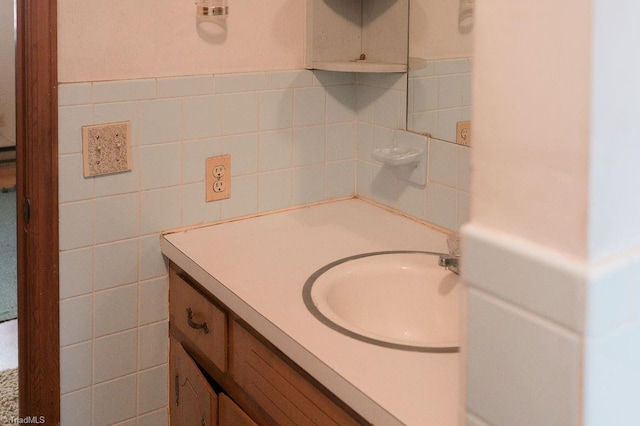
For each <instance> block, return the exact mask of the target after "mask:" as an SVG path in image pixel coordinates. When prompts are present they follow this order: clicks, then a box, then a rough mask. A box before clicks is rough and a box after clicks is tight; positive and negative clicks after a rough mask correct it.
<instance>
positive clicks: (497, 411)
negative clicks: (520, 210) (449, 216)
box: [463, 223, 640, 425]
mask: <svg viewBox="0 0 640 426" xmlns="http://www.w3.org/2000/svg"><path fill="white" fill-rule="evenodd" d="M463 242H464V244H463V258H465V259H466V261H465V262H464V263H463V276H464V278H465V281H466V283H467V284H468V285H469V286H470V297H469V306H468V322H467V324H468V327H469V328H468V338H467V340H468V345H467V353H468V357H467V378H468V381H467V408H468V413H469V414H470V416H471V418H473V419H476V420H478V421H479V420H482V421H485V422H486V423H487V424H523V425H526V424H585V425H599V424H609V423H614V424H621V425H627V424H628V425H631V424H634V421H635V419H636V418H637V416H636V409H635V406H636V404H635V400H634V396H633V395H634V392H635V391H634V389H635V388H636V387H637V383H638V380H640V368H639V367H638V365H637V359H638V357H640V343H638V342H640V309H638V308H639V305H638V303H637V302H638V299H637V297H638V293H637V291H638V282H640V281H639V278H640V266H639V265H640V262H639V259H640V255H639V254H638V253H640V252H639V251H638V249H635V250H631V251H629V252H626V253H621V254H620V256H616V257H612V258H609V259H606V260H603V261H600V262H591V263H590V262H588V261H586V260H580V259H576V258H571V257H568V256H566V255H563V254H562V253H559V252H556V251H553V250H551V249H549V248H548V247H544V246H540V245H536V244H532V243H530V242H528V241H526V240H523V239H519V238H517V237H515V236H511V235H505V234H501V233H499V232H496V231H494V230H492V229H487V228H485V227H482V226H480V225H479V224H476V223H471V224H469V225H467V226H465V227H464V228H463ZM495 259H499V262H498V263H499V267H498V268H496V267H487V265H493V266H495V265H496V262H495ZM472 424H474V423H472ZM480 424H483V423H480Z"/></svg>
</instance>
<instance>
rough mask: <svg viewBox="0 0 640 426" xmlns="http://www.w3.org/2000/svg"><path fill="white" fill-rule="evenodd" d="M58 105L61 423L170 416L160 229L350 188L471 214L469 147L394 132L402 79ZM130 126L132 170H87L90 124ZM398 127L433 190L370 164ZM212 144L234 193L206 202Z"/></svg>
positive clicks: (309, 76) (239, 82) (169, 89)
mask: <svg viewBox="0 0 640 426" xmlns="http://www.w3.org/2000/svg"><path fill="white" fill-rule="evenodd" d="M59 104H60V107H59V189H60V191H59V200H60V250H61V251H60V297H61V301H60V345H61V373H62V375H61V392H62V402H61V410H62V413H61V414H62V423H63V424H65V425H76V424H78V425H80V424H82V425H85V424H93V425H102V424H121V425H125V424H126V425H129V424H134V423H135V422H136V421H137V424H138V425H147V424H148V425H157V424H166V422H167V399H168V395H167V390H168V389H167V385H166V383H167V380H168V377H167V374H168V366H167V362H168V309H167V301H168V297H167V293H168V276H167V265H166V264H165V261H164V259H163V257H162V255H161V254H160V248H159V236H160V232H162V231H165V230H168V229H172V228H178V227H183V226H192V225H197V224H201V223H209V222H215V221H217V220H224V219H229V218H235V217H240V216H245V215H250V214H256V213H260V212H268V211H274V210H279V209H283V208H288V207H292V206H297V205H304V204H308V203H312V202H317V201H322V200H328V199H334V198H341V197H347V196H352V195H354V194H358V195H360V196H362V197H365V198H369V199H372V200H374V201H377V202H380V203H383V204H386V205H388V206H391V207H393V208H397V209H400V210H402V211H404V212H405V213H407V214H409V215H412V216H414V217H416V218H418V219H421V220H426V221H430V222H432V223H434V224H437V225H439V226H442V227H445V228H448V229H457V227H458V226H459V224H460V223H462V222H464V221H465V220H466V217H467V215H468V213H467V211H468V198H469V193H468V191H469V188H468V186H469V183H468V181H469V179H468V162H469V150H468V148H465V147H461V146H456V145H452V144H447V143H443V142H440V141H436V140H431V141H428V138H426V137H424V136H420V135H417V134H413V133H408V132H403V131H401V130H397V129H402V128H404V127H405V118H404V117H405V114H406V75H404V74H359V75H354V74H350V73H330V72H323V71H308V70H294V71H279V72H257V73H243V74H219V75H218V74H216V75H199V76H188V77H176V78H150V79H139V80H121V81H107V82H93V83H92V82H87V83H72V84H61V85H60V90H59ZM124 120H129V121H131V122H132V135H133V137H132V138H133V170H132V171H131V172H127V173H120V174H114V175H105V176H98V177H93V178H87V179H85V178H84V177H83V173H82V154H81V151H82V141H81V128H82V126H84V125H90V124H99V123H108V122H115V121H124ZM394 134H396V135H397V137H399V138H415V139H417V140H419V141H420V143H424V145H425V148H427V147H428V158H429V163H428V167H427V169H428V179H427V184H426V185H422V186H419V185H414V184H406V183H405V182H404V181H401V180H398V179H397V178H395V177H393V176H390V174H389V171H388V170H387V169H385V168H383V167H382V166H381V164H379V163H377V162H375V161H374V160H372V159H371V150H372V149H373V148H374V147H380V146H385V145H388V144H390V143H392V141H393V135H394ZM219 154H231V159H232V160H231V171H232V180H231V194H232V196H231V198H230V199H228V200H223V201H219V202H213V203H205V195H204V194H205V191H204V189H205V188H204V174H205V159H206V158H207V157H210V156H214V155H219ZM356 169H357V170H356ZM356 171H357V177H356ZM114 407H117V409H114Z"/></svg>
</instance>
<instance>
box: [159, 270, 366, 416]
mask: <svg viewBox="0 0 640 426" xmlns="http://www.w3.org/2000/svg"><path fill="white" fill-rule="evenodd" d="M169 277H170V286H169V312H170V314H169V330H170V362H169V371H170V375H171V378H170V385H171V390H170V405H169V409H170V420H171V425H172V426H183V425H184V426H192V425H196V426H200V425H207V426H209V425H221V426H253V425H291V426H305V425H322V426H324V425H333V426H337V425H339V426H348V425H369V423H367V422H366V421H364V419H362V418H361V417H360V416H359V415H357V414H356V413H355V412H354V411H353V410H352V409H351V408H349V407H348V406H346V405H345V404H344V403H343V402H341V401H340V400H339V399H337V398H336V397H335V396H334V395H332V394H331V393H330V392H328V391H327V390H326V389H325V388H324V387H323V386H322V385H320V384H319V383H318V382H317V381H315V380H314V379H313V378H312V377H311V376H309V375H308V374H307V373H306V372H304V371H303V370H302V369H301V368H300V367H299V366H298V365H296V364H295V363H294V362H293V361H291V360H290V359H288V358H287V357H286V356H285V355H284V354H282V353H281V352H280V351H279V350H278V349H277V348H275V347H274V346H273V345H272V344H271V343H270V342H268V341H267V340H266V339H265V338H264V337H262V336H261V335H259V334H258V333H257V332H256V331H255V330H253V329H252V328H251V327H249V326H248V325H246V324H245V323H244V321H243V320H242V319H241V318H239V317H238V316H237V315H236V314H235V313H233V312H232V311H231V310H229V309H228V308H226V307H224V306H223V305H222V304H221V303H220V302H219V301H218V300H217V299H215V298H214V297H213V296H212V295H210V294H209V293H208V292H206V291H205V290H204V289H203V288H202V287H201V286H200V285H199V284H198V283H196V282H195V281H194V280H193V279H191V278H190V277H188V276H187V275H186V274H185V273H184V272H183V271H181V270H180V269H179V268H178V267H177V266H175V265H174V264H172V265H171V268H170V274H169Z"/></svg>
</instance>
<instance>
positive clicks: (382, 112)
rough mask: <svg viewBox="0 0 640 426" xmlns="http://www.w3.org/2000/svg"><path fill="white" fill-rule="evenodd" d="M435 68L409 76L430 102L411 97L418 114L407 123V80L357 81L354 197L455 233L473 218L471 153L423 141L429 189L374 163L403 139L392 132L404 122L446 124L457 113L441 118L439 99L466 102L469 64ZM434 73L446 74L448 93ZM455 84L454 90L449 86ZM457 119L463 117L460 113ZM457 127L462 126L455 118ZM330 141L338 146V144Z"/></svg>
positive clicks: (374, 77) (367, 77) (373, 77)
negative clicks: (427, 120)
mask: <svg viewBox="0 0 640 426" xmlns="http://www.w3.org/2000/svg"><path fill="white" fill-rule="evenodd" d="M436 64H437V63H436V62H429V63H428V64H427V67H426V68H424V69H423V70H420V71H419V72H418V73H415V74H412V75H411V76H412V78H411V79H409V81H408V83H409V88H410V89H413V90H414V93H415V92H417V91H418V90H427V91H428V92H429V94H430V95H432V96H417V97H415V99H414V97H413V96H412V95H413V93H409V99H410V100H411V101H412V102H413V103H414V104H417V108H416V110H413V111H414V112H415V114H413V115H409V117H407V110H406V102H405V100H406V99H407V87H406V84H407V78H406V76H405V75H403V74H359V75H358V77H357V81H358V85H357V88H356V94H357V118H358V123H357V128H356V133H357V135H356V158H357V159H358V166H357V183H356V192H357V194H358V195H360V196H362V197H364V198H369V199H373V200H374V201H377V202H379V203H382V204H385V205H387V206H389V207H392V208H396V209H399V210H401V211H403V212H404V213H406V214H408V215H411V216H413V217H415V218H417V219H420V220H425V221H428V222H431V223H433V224H435V225H438V226H441V227H443V228H446V229H449V230H457V229H458V228H459V227H460V226H461V225H462V224H463V223H465V222H466V221H467V220H468V218H469V189H470V188H469V187H470V184H469V168H470V158H469V157H470V155H469V151H470V149H469V148H467V147H463V146H458V145H454V144H450V143H446V142H442V141H439V140H435V139H429V140H427V138H424V144H425V147H426V149H427V151H428V156H427V158H428V160H427V161H428V166H427V171H426V174H427V176H426V184H425V185H417V184H414V183H408V182H407V181H406V180H403V179H398V178H397V175H396V174H394V171H392V170H391V169H390V168H388V167H382V166H381V164H379V163H378V162H376V161H375V160H373V159H372V157H371V152H372V151H373V150H374V149H376V148H382V147H387V146H390V145H392V144H394V143H397V141H396V139H398V136H400V135H402V134H401V133H400V134H398V133H394V132H396V131H397V129H404V128H405V126H406V122H405V118H408V119H409V120H418V119H421V118H419V116H418V114H430V115H429V117H431V120H432V121H433V122H434V123H435V124H436V125H437V121H438V118H439V117H440V116H442V117H444V118H443V119H446V118H447V117H448V115H447V114H446V111H449V110H455V111H457V109H456V108H453V109H447V110H445V112H443V113H442V114H440V113H439V112H438V111H436V110H437V109H438V99H439V96H440V97H442V98H443V99H444V100H443V102H445V103H451V102H453V101H452V99H454V98H455V100H456V102H458V101H459V103H460V102H462V98H463V93H464V90H466V89H465V88H464V87H463V84H462V82H464V81H466V80H465V79H464V78H463V76H461V75H458V74H460V73H462V72H467V73H468V70H469V64H468V63H467V62H466V60H460V61H452V63H451V64H439V67H438V68H437V67H436ZM436 68H437V69H436ZM436 72H440V73H441V74H442V79H443V81H445V86H444V87H442V85H441V84H440V77H439V76H438V75H437V74H436ZM450 74H451V75H450ZM469 81H470V80H469ZM452 82H454V83H456V84H451V83H452ZM457 83H460V84H457ZM431 110H433V111H431ZM425 111H426V112H425ZM456 114H457V115H460V114H462V113H460V112H459V111H458V112H456ZM457 115H456V117H457ZM423 118H424V116H423ZM455 121H459V120H458V119H457V118H455ZM454 127H455V126H454ZM408 136H410V135H408ZM411 137H416V136H411ZM400 139H401V138H400ZM332 140H334V141H335V139H332Z"/></svg>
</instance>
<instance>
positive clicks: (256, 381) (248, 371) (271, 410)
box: [231, 321, 359, 426]
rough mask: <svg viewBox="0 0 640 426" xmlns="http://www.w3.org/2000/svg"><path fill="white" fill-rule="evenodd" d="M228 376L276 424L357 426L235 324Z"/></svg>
mask: <svg viewBox="0 0 640 426" xmlns="http://www.w3.org/2000/svg"><path fill="white" fill-rule="evenodd" d="M232 327H233V331H232V333H233V334H232V336H233V342H232V345H233V349H232V350H233V362H232V367H231V374H232V375H233V377H234V379H235V381H236V382H237V383H238V385H240V387H242V388H243V389H244V390H245V392H247V394H249V396H250V397H251V398H253V399H254V400H255V402H257V403H258V404H259V405H260V406H261V407H262V408H263V409H264V410H265V412H267V414H269V415H270V416H271V417H272V418H273V419H274V420H275V421H276V423H277V424H278V425H294V426H301V425H339V426H344V425H357V424H359V423H358V422H357V421H356V420H355V419H354V418H353V417H351V416H350V415H349V414H348V413H347V412H345V411H344V410H343V409H342V408H340V407H339V406H338V405H336V404H335V403H334V402H333V401H331V400H330V399H329V398H328V397H327V396H326V395H324V394H323V393H322V392H321V391H320V390H318V389H317V388H316V387H315V386H314V385H313V384H311V383H310V382H308V381H307V380H306V379H305V378H304V377H302V376H301V375H300V374H298V373H297V372H296V371H295V370H294V369H293V368H291V367H290V366H289V365H287V363H286V362H285V361H284V360H283V359H282V358H280V356H278V355H277V354H275V353H273V352H272V351H271V350H270V349H269V348H267V347H266V346H264V345H263V344H262V343H261V342H259V341H258V340H257V339H256V338H255V337H253V336H252V335H251V334H250V333H249V332H248V331H246V330H245V329H244V328H243V327H242V326H240V325H239V324H238V323H236V322H235V321H234V322H233V323H232Z"/></svg>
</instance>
